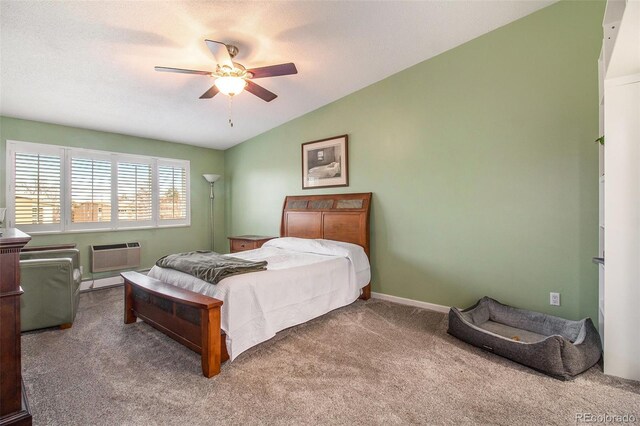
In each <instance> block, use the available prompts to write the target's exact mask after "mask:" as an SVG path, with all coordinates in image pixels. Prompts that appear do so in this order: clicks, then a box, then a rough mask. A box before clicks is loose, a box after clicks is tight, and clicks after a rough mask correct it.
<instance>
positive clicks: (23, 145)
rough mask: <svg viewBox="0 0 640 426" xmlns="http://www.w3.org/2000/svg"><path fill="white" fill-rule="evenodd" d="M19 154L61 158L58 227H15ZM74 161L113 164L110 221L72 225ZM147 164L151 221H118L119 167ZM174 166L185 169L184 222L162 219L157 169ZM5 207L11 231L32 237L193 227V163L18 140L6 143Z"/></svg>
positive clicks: (27, 225)
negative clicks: (72, 175) (149, 171)
mask: <svg viewBox="0 0 640 426" xmlns="http://www.w3.org/2000/svg"><path fill="white" fill-rule="evenodd" d="M16 152H24V153H33V154H44V155H59V156H60V204H61V205H60V212H61V214H60V215H61V218H60V223H59V224H44V225H40V224H20V225H16V224H15V208H16V198H15V192H16V191H15V176H16V167H15V154H16ZM72 158H87V159H96V160H105V159H106V160H109V161H110V162H111V221H110V222H82V223H72V222H71V209H72V203H71V162H72ZM122 162H133V163H144V164H149V165H150V166H151V211H152V217H151V220H145V221H125V220H119V219H118V163H122ZM160 166H171V167H179V168H184V170H185V177H186V189H187V192H186V215H185V218H184V219H164V220H161V219H160V194H159V181H158V177H159V174H158V168H159V167H160ZM6 167H7V175H6V179H7V181H6V192H5V193H6V206H7V214H6V216H7V220H6V223H7V225H8V226H9V227H14V226H18V227H20V229H22V230H23V231H25V232H29V233H31V234H60V233H77V232H101V231H118V230H134V229H153V228H169V227H186V226H191V170H190V169H191V162H190V161H189V160H180V159H174V158H164V157H155V156H148V155H138V154H127V153H119V152H111V151H101V150H93V149H86V148H75V147H69V146H59V145H51V144H43V143H33V142H25V141H17V140H7V142H6Z"/></svg>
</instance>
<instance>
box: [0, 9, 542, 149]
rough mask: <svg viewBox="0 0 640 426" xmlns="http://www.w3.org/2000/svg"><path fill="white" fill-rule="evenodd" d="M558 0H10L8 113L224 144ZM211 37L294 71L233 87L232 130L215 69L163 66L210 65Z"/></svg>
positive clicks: (1, 58)
mask: <svg viewBox="0 0 640 426" xmlns="http://www.w3.org/2000/svg"><path fill="white" fill-rule="evenodd" d="M551 3H553V1H552V0H540V1H415V2H400V1H386V2H385V1H383V2H379V1H376V2H366V1H341V2H325V1H309V2H306V1H265V2H252V1H251V2H250V1H232V2H219V1H216V2H213V1H207V2H201V1H174V2H167V1H162V2H160V1H120V2H118V1H115V2H114V1H109V2H107V1H94V2H72V1H66V2H54V1H51V2H40V1H6V0H3V1H2V2H0V74H1V75H0V114H2V115H6V116H11V117H18V118H26V119H31V120H39V121H45V122H50V123H57V124H64V125H69V126H76V127H83V128H90V129H96V130H104V131H109V132H116V133H124V134H130V135H136V136H143V137H149V138H155V139H162V140H169V141H174V142H180V143H186V144H192V145H199V146H206V147H210V148H218V149H225V148H228V147H230V146H233V145H235V144H237V143H240V142H242V141H244V140H247V139H249V138H251V137H253V136H255V135H258V134H260V133H262V132H265V131H267V130H269V129H271V128H273V127H276V126H278V125H280V124H282V123H285V122H287V121H289V120H291V119H293V118H295V117H298V116H300V115H303V114H305V113H307V112H310V111H312V110H314V109H316V108H319V107H321V106H323V105H326V104H328V103H330V102H332V101H335V100H337V99H339V98H341V97H343V96H345V95H348V94H349V93H352V92H354V91H356V90H358V89H361V88H363V87H365V86H368V85H370V84H372V83H375V82H376V81H379V80H381V79H383V78H385V77H387V76H389V75H391V74H394V73H397V72H399V71H401V70H403V69H405V68H408V67H410V66H412V65H414V64H416V63H419V62H422V61H424V60H426V59H428V58H431V57H433V56H435V55H437V54H439V53H442V52H444V51H446V50H449V49H451V48H453V47H455V46H457V45H460V44H462V43H464V42H466V41H469V40H471V39H473V38H475V37H478V36H480V35H482V34H484V33H487V32H489V31H491V30H493V29H496V28H498V27H500V26H503V25H506V24H508V23H509V22H512V21H514V20H516V19H519V18H521V17H523V16H525V15H528V14H530V13H532V12H534V11H536V10H538V9H541V8H543V7H545V6H548V5H549V4H551ZM205 38H210V39H213V40H219V41H222V42H225V43H228V44H234V45H236V46H238V47H239V49H240V52H239V54H238V56H237V57H236V58H235V60H236V61H237V62H240V63H242V64H244V65H245V66H247V67H261V66H265V65H271V64H279V63H283V62H294V63H295V64H296V66H297V68H298V74H297V75H292V76H283V77H273V78H268V79H261V80H259V81H256V82H259V83H260V84H261V85H263V86H264V87H265V88H267V89H269V90H271V91H272V92H275V93H276V94H278V98H277V99H275V100H274V101H272V102H270V103H266V102H264V101H262V100H261V99H259V98H257V97H255V96H252V95H251V94H249V93H241V94H240V95H238V96H236V97H235V98H234V99H233V105H232V108H231V112H232V115H233V121H234V123H235V124H234V127H233V128H230V127H229V124H228V116H229V102H228V99H229V98H227V97H226V96H224V95H218V96H216V97H214V98H213V99H209V100H200V99H198V98H199V96H200V95H201V94H202V93H203V92H204V91H205V90H207V89H208V88H209V87H211V85H212V83H213V81H212V80H213V79H212V78H211V77H208V76H199V75H186V74H169V73H159V72H155V71H154V69H153V67H154V66H155V65H161V66H170V67H179V68H191V69H197V70H213V69H214V67H215V64H214V61H213V58H212V56H211V54H210V52H209V51H208V49H207V47H206V46H205V43H204V39H205ZM380 102H385V100H384V99H380Z"/></svg>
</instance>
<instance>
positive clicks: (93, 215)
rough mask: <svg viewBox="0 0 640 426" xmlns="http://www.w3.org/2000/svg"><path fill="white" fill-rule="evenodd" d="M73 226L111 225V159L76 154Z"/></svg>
mask: <svg viewBox="0 0 640 426" xmlns="http://www.w3.org/2000/svg"><path fill="white" fill-rule="evenodd" d="M71 223H72V224H73V225H75V224H91V225H90V227H92V226H93V227H97V225H98V224H110V223H111V162H110V161H109V160H108V159H98V158H90V157H89V158H87V157H85V156H78V155H74V154H73V153H72V155H71ZM78 227H79V226H78ZM85 227H86V226H85Z"/></svg>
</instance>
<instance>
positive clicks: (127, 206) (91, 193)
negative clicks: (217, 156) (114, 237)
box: [7, 141, 191, 233]
mask: <svg viewBox="0 0 640 426" xmlns="http://www.w3.org/2000/svg"><path fill="white" fill-rule="evenodd" d="M7 170H8V171H9V175H8V182H7V183H8V191H7V207H8V211H7V220H8V223H9V226H13V225H14V224H15V226H18V227H20V228H22V229H23V230H25V231H28V232H32V233H33V232H64V231H80V230H85V231H86V230H100V229H131V228H136V227H138V228H139V227H159V226H180V225H182V226H184V225H189V224H190V221H191V218H190V204H189V200H190V198H189V196H190V195H189V161H184V160H171V159H166V158H157V157H147V156H138V155H129V154H117V153H111V152H104V151H90V150H84V149H77V148H69V147H57V146H52V145H42V144H34V143H28V142H16V141H7Z"/></svg>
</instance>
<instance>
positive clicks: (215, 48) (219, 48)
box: [204, 40, 233, 68]
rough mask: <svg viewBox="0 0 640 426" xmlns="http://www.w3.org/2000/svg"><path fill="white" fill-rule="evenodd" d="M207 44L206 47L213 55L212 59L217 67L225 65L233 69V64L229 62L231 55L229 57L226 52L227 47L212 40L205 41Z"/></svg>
mask: <svg viewBox="0 0 640 426" xmlns="http://www.w3.org/2000/svg"><path fill="white" fill-rule="evenodd" d="M204 42H205V43H207V47H208V48H209V50H210V51H211V53H212V54H213V57H214V58H215V59H216V62H217V64H218V65H220V66H223V65H227V66H229V67H231V68H233V62H232V61H231V55H229V51H228V50H227V45H226V44H224V43H221V42H219V41H213V40H205V41H204Z"/></svg>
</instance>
